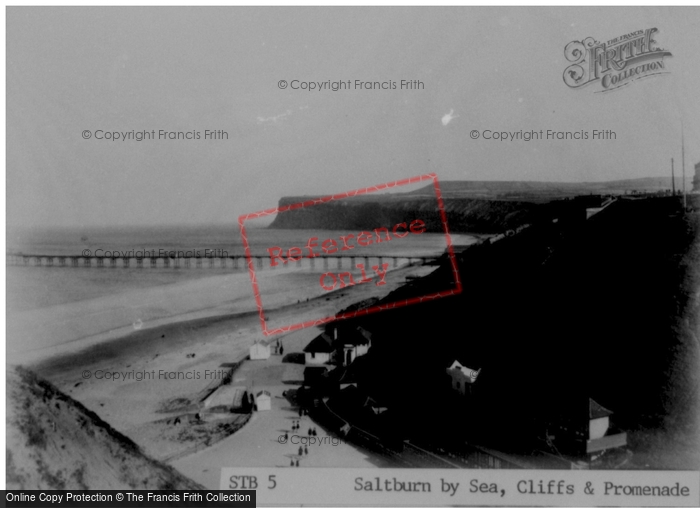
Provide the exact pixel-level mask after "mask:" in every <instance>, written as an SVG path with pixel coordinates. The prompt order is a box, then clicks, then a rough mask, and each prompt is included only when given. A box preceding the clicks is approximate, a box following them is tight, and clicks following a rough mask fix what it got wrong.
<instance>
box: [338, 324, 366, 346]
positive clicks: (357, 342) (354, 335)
mask: <svg viewBox="0 0 700 508" xmlns="http://www.w3.org/2000/svg"><path fill="white" fill-rule="evenodd" d="M371 337H372V334H371V333H370V332H368V331H367V330H365V329H364V328H362V327H361V326H358V327H355V328H345V329H342V328H341V329H340V331H339V333H338V342H340V343H341V344H343V345H348V346H364V345H366V344H369V341H370V339H371Z"/></svg>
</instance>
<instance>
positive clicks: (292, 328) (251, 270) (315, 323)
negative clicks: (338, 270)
mask: <svg viewBox="0 0 700 508" xmlns="http://www.w3.org/2000/svg"><path fill="white" fill-rule="evenodd" d="M425 180H432V181H433V187H434V188H435V196H436V198H437V203H438V209H439V211H440V220H441V221H442V228H443V230H444V232H445V240H446V243H447V255H448V257H449V259H450V264H451V265H452V273H453V275H454V278H455V280H454V282H455V288H454V289H450V290H445V291H439V292H437V293H433V294H430V295H426V296H420V297H415V298H407V299H406V300H402V301H398V302H391V303H386V304H381V305H375V306H373V307H369V308H367V309H361V310H356V311H352V312H345V313H343V314H340V315H336V316H330V317H327V318H321V319H314V320H310V321H305V322H303V323H295V324H292V325H289V326H283V327H279V328H274V329H272V330H268V329H267V321H266V320H265V312H264V311H263V306H262V299H261V297H260V288H259V287H258V281H257V278H256V275H255V267H254V265H255V263H254V262H253V259H252V255H251V253H250V244H249V243H248V236H247V234H246V231H245V225H244V222H245V221H246V220H250V219H259V218H261V217H266V216H268V215H272V214H275V213H280V212H286V211H288V210H296V209H298V208H304V207H307V206H313V205H318V204H321V203H327V202H328V201H333V200H336V199H343V198H347V197H352V196H360V195H363V194H370V193H372V192H376V191H380V190H383V189H391V188H393V187H399V186H402V185H409V184H412V183H418V182H422V181H425ZM238 226H239V227H240V229H241V238H242V240H243V247H244V249H245V257H246V261H247V263H248V273H249V275H250V281H251V283H252V285H253V293H254V295H255V303H256V305H257V307H258V315H259V316H260V325H261V326H262V331H263V335H265V336H270V335H275V334H278V333H287V332H293V331H295V330H301V329H302V328H308V327H311V326H318V325H323V324H326V323H330V322H333V321H338V320H341V319H350V318H354V317H357V316H364V315H368V314H374V313H375V312H379V311H382V310H389V309H397V308H399V307H405V306H407V305H411V304H414V303H420V302H424V301H429V300H435V299H437V298H444V297H446V296H453V295H458V294H460V293H461V292H462V282H461V280H460V277H459V270H458V269H457V261H456V259H455V255H454V249H453V248H452V239H451V238H450V231H449V228H448V226H447V214H446V213H445V205H444V203H443V200H442V193H441V192H440V185H439V184H438V179H437V175H436V174H435V173H428V174H425V175H420V176H414V177H411V178H405V179H403V180H396V181H394V182H388V183H383V184H379V185H374V186H372V187H365V188H364V189H357V190H353V191H348V192H343V193H340V194H334V195H332V196H326V197H323V198H316V199H310V200H308V201H304V202H302V203H294V204H291V205H287V206H282V207H277V208H269V209H267V210H263V211H261V212H254V213H248V214H245V215H241V216H240V217H239V218H238Z"/></svg>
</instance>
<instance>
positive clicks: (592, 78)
mask: <svg viewBox="0 0 700 508" xmlns="http://www.w3.org/2000/svg"><path fill="white" fill-rule="evenodd" d="M657 32H658V30H657V29H656V28H648V29H646V30H637V31H636V32H632V33H629V34H625V35H621V36H620V37H616V38H614V39H611V40H609V41H608V42H605V43H601V42H598V41H596V40H595V39H593V38H592V37H588V38H586V39H584V40H583V41H571V42H570V43H569V44H567V45H566V47H565V48H564V55H565V56H566V59H567V60H568V61H569V62H572V64H571V65H569V66H568V67H567V68H566V70H565V71H564V83H566V84H567V85H568V86H569V87H571V88H581V87H582V86H585V85H588V84H591V83H593V82H599V83H600V87H601V88H602V89H601V90H598V91H597V92H596V93H599V92H609V91H611V90H615V89H617V88H620V87H623V86H625V85H628V84H630V83H631V82H632V81H635V80H637V79H641V78H646V77H649V76H655V75H658V74H666V73H668V71H667V70H666V63H665V62H664V57H665V56H672V55H671V53H670V52H669V51H666V50H665V49H663V48H660V47H658V45H657V42H656V41H655V40H654V38H653V37H654V34H655V33H657Z"/></svg>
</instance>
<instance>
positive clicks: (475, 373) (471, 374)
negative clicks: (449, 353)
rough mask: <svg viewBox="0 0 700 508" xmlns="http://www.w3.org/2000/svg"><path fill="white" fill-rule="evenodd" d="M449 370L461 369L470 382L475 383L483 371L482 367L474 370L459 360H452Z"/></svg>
mask: <svg viewBox="0 0 700 508" xmlns="http://www.w3.org/2000/svg"><path fill="white" fill-rule="evenodd" d="M448 369H449V370H453V369H454V370H459V371H460V372H461V373H462V374H463V375H464V376H465V377H466V378H467V380H469V382H470V383H473V382H474V381H476V378H477V377H479V373H480V372H481V369H479V370H474V369H470V368H469V367H465V366H464V365H462V364H461V363H459V361H458V360H455V361H454V362H452V365H450V366H449V367H448Z"/></svg>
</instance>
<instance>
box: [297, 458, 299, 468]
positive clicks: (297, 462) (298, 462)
mask: <svg viewBox="0 0 700 508" xmlns="http://www.w3.org/2000/svg"><path fill="white" fill-rule="evenodd" d="M297 467H299V459H297Z"/></svg>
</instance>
